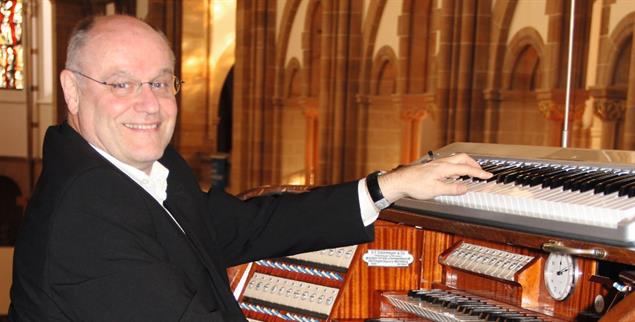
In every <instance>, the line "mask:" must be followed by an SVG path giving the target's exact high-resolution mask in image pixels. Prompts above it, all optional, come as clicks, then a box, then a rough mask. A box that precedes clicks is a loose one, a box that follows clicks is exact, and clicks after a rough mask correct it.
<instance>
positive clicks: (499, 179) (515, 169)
mask: <svg viewBox="0 0 635 322" xmlns="http://www.w3.org/2000/svg"><path fill="white" fill-rule="evenodd" d="M520 170H522V168H520V167H513V168H511V169H507V170H505V171H501V172H499V173H497V174H496V183H502V182H503V181H504V180H505V177H506V176H507V175H509V174H511V173H516V172H518V171H520Z"/></svg>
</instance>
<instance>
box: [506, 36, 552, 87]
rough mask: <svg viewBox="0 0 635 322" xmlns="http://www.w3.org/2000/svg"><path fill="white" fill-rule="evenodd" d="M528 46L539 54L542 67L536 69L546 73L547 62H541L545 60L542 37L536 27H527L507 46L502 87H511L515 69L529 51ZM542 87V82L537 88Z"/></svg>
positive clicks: (540, 72)
mask: <svg viewBox="0 0 635 322" xmlns="http://www.w3.org/2000/svg"><path fill="white" fill-rule="evenodd" d="M528 46H529V47H531V48H532V50H534V51H535V53H536V55H537V59H538V62H537V63H538V64H539V66H540V67H539V69H537V70H536V72H537V73H539V74H541V75H544V74H545V71H544V69H545V64H540V62H544V43H543V41H542V37H540V34H539V33H538V31H536V30H535V29H534V28H531V27H526V28H523V29H521V30H519V31H518V32H517V33H516V34H515V35H514V37H513V38H512V40H511V41H510V42H509V45H508V46H507V52H506V54H505V58H504V60H503V69H502V82H503V83H502V84H501V87H500V88H502V89H511V86H512V77H513V76H514V70H515V68H516V67H518V64H519V59H523V58H524V56H523V55H524V54H526V53H527V50H528V48H527V47H528ZM542 87H543V85H542V83H540V84H536V89H538V88H542Z"/></svg>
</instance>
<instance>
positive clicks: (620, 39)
mask: <svg viewBox="0 0 635 322" xmlns="http://www.w3.org/2000/svg"><path fill="white" fill-rule="evenodd" d="M633 24H635V12H633V13H631V14H629V15H627V16H626V17H624V18H623V19H622V20H621V21H620V22H619V23H618V24H617V25H616V26H615V29H614V30H613V31H612V32H611V35H610V36H609V37H608V39H607V40H608V41H607V43H605V44H604V46H602V47H601V49H600V50H601V54H600V57H606V59H607V63H606V64H604V65H603V66H604V67H605V68H604V70H600V71H598V72H599V75H600V79H599V83H598V85H599V86H610V85H612V84H611V83H612V80H613V78H614V77H615V74H616V70H617V69H618V67H620V66H619V65H618V63H619V62H618V61H619V58H620V55H621V54H622V53H623V50H625V46H626V45H627V44H628V43H630V44H631V45H632V41H633ZM632 63H633V62H631V64H632ZM622 67H623V66H622Z"/></svg>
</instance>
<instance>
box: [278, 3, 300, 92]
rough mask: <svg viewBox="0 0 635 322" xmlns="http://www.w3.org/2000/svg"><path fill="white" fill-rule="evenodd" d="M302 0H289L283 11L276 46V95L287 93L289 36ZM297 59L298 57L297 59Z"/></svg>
mask: <svg viewBox="0 0 635 322" xmlns="http://www.w3.org/2000/svg"><path fill="white" fill-rule="evenodd" d="M301 2H302V0H289V1H287V2H286V4H285V6H284V9H283V10H284V12H283V13H282V20H281V21H280V31H279V32H278V37H277V48H276V53H277V56H276V71H277V74H276V85H275V88H276V97H282V96H283V95H285V91H284V90H285V89H286V88H287V87H286V86H284V85H285V77H286V68H285V63H286V59H287V48H288V47H289V38H290V37H291V29H292V27H293V22H294V21H295V18H296V14H297V12H298V8H299V7H300V3H301ZM296 60H297V59H296Z"/></svg>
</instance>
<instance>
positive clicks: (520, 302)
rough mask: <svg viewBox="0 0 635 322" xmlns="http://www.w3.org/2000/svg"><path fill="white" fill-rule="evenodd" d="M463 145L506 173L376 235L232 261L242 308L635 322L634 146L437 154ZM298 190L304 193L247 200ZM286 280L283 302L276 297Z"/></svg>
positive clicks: (265, 317)
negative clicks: (296, 253)
mask: <svg viewBox="0 0 635 322" xmlns="http://www.w3.org/2000/svg"><path fill="white" fill-rule="evenodd" d="M457 152H465V153H468V154H470V155H471V156H473V157H474V158H475V159H477V160H478V161H479V162H480V163H481V165H482V166H483V167H484V168H486V167H487V169H488V170H489V171H491V172H493V173H495V177H497V178H494V179H493V180H491V181H490V182H486V181H483V182H472V181H471V180H472V179H471V178H458V179H456V180H465V182H466V184H468V186H470V192H468V194H466V195H464V197H461V198H462V199H461V200H459V199H452V200H447V198H446V199H444V198H437V199H435V200H432V201H425V202H420V201H415V200H408V199H404V200H401V201H399V202H397V203H396V204H395V205H393V207H391V208H389V209H386V210H384V211H383V212H382V213H381V214H380V219H379V220H378V221H377V222H376V224H375V241H374V242H372V243H369V244H364V245H358V246H357V247H354V248H343V249H334V250H325V251H322V252H315V253H308V254H303V255H301V256H300V257H295V258H283V259H271V260H267V261H261V262H259V263H252V264H250V265H249V266H243V267H241V268H236V269H234V270H233V271H231V272H230V278H232V287H233V288H234V289H236V290H237V291H236V292H235V293H236V294H237V297H238V300H239V302H240V303H241V305H242V307H243V311H244V312H245V314H246V316H247V317H248V318H249V319H250V320H255V321H285V320H295V321H326V320H337V321H426V320H438V321H481V320H482V321H596V320H602V321H635V295H633V294H631V290H632V288H633V287H635V286H634V284H635V248H633V245H634V243H635V226H633V225H635V224H634V222H635V198H634V197H635V165H632V164H631V163H633V161H635V153H631V152H625V151H607V150H601V151H600V150H583V149H560V148H550V147H525V146H508V145H492V144H466V143H461V144H451V145H449V146H446V147H444V148H442V149H440V150H439V151H437V155H438V156H439V157H442V156H447V155H450V154H453V153H457ZM503 156H504V157H503ZM548 167H551V168H549V169H548ZM570 171H574V172H570ZM575 171H577V172H575ZM578 172H579V173H578ZM576 173H577V174H576ZM537 177H539V179H540V180H538V179H536V178H537ZM562 178H566V179H562ZM532 180H533V181H532ZM545 181H546V182H547V183H546V184H545ZM553 181H556V182H555V183H554V182H553ZM631 181H632V182H631ZM615 182H617V183H618V184H616V183H615ZM598 186H600V187H601V188H600V189H598V188H597V187H598ZM492 187H494V188H492ZM631 188H632V191H633V192H632V195H629V191H630V190H629V189H631ZM290 190H291V191H292V192H299V191H302V190H303V188H289V187H282V188H280V187H277V188H267V189H260V190H254V191H250V192H248V193H246V194H243V197H245V198H247V197H250V196H254V195H258V194H260V193H267V192H271V191H278V192H279V191H283V192H287V191H290ZM558 193H560V194H563V195H562V196H557V197H554V195H556V194H558ZM576 193H577V194H580V195H575V194H576ZM598 196H599V197H598ZM593 198H596V199H598V200H600V201H594V199H593ZM602 198H613V199H615V200H613V199H611V200H608V201H606V200H605V199H602ZM620 198H621V199H620ZM450 199H451V198H450ZM614 202H617V206H615V205H614V204H613V203H614ZM631 202H632V204H631ZM533 205H537V207H536V208H535V209H534V208H532V207H533ZM548 206H549V207H560V208H557V211H554V210H549V209H548V210H545V209H544V208H545V207H548ZM607 209H608V210H607ZM613 209H617V210H613ZM616 213H617V214H618V215H615V214H616ZM607 218H608V219H607ZM329 256H331V259H329V258H328V257H329ZM345 258H346V259H345ZM334 276H335V277H334ZM272 280H276V283H278V284H277V286H276V289H273V290H272V284H271V282H272ZM241 281H242V284H241ZM267 281H268V282H269V283H270V284H269V285H267V286H266V289H265V288H264V287H265V284H267V283H266V282H267ZM250 283H251V287H252V288H256V287H258V291H254V290H253V289H251V290H250ZM258 283H260V284H259V285H258ZM240 285H242V286H240ZM280 285H284V287H285V288H286V290H285V291H284V292H287V293H285V294H286V296H285V294H282V293H284V292H282V293H280V294H278V297H277V298H276V297H275V296H274V297H271V295H270V294H273V293H276V292H277V291H279V287H280ZM290 285H294V287H296V288H297V289H294V290H291V291H288V290H290V289H291V288H290V287H289V286H290ZM303 287H304V289H303ZM258 292H260V293H258ZM320 296H321V299H320ZM329 296H330V297H329ZM294 297H295V299H294ZM319 299H320V300H319ZM327 299H328V304H327ZM318 300H319V302H320V305H322V308H319V307H318V306H316V304H315V303H317V302H318ZM250 305H251V307H250Z"/></svg>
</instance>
